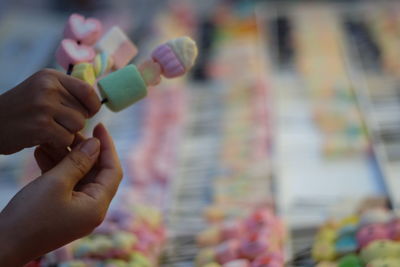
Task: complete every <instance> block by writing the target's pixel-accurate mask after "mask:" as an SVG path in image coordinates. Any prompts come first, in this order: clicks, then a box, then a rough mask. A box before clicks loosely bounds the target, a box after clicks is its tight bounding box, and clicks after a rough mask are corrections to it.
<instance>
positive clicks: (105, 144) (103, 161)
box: [83, 124, 122, 203]
mask: <svg viewBox="0 0 400 267" xmlns="http://www.w3.org/2000/svg"><path fill="white" fill-rule="evenodd" d="M93 136H94V137H96V138H98V139H99V140H100V144H101V147H100V150H101V152H100V156H99V159H98V162H97V167H98V169H99V171H98V173H97V175H96V176H95V178H94V179H93V182H94V183H97V184H99V185H101V187H100V189H101V190H95V191H93V192H87V193H89V194H90V195H92V196H93V197H94V198H96V199H102V200H104V201H105V203H109V202H110V201H111V200H112V198H113V197H114V195H115V193H116V192H117V189H118V186H119V184H120V182H121V179H122V169H121V165H120V162H119V159H118V155H117V152H116V150H115V146H114V143H113V141H112V138H111V136H110V135H109V134H108V132H107V130H106V129H105V128H104V126H103V125H102V124H99V125H97V126H96V128H95V129H94V131H93ZM83 190H84V191H85V190H86V189H85V188H84V189H83ZM88 190H90V187H88Z"/></svg>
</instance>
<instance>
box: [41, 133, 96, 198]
mask: <svg viewBox="0 0 400 267" xmlns="http://www.w3.org/2000/svg"><path fill="white" fill-rule="evenodd" d="M99 153H100V142H99V140H98V139H97V138H89V139H87V140H85V141H83V142H82V143H81V144H80V145H78V146H77V147H75V148H74V149H73V150H72V151H71V152H70V153H68V154H67V156H66V157H65V158H64V159H62V160H61V161H60V162H59V163H58V164H57V165H56V166H55V167H54V168H52V169H51V170H50V171H48V172H47V173H46V175H49V176H50V177H52V178H53V179H57V180H58V181H60V182H61V183H62V184H63V185H65V186H67V189H68V190H70V191H71V192H72V190H73V189H74V187H75V186H76V184H77V183H78V182H79V181H80V180H81V179H82V178H84V177H85V175H86V174H87V173H88V172H89V171H90V170H91V168H92V167H93V165H94V164H95V162H96V160H97V158H98V156H99Z"/></svg>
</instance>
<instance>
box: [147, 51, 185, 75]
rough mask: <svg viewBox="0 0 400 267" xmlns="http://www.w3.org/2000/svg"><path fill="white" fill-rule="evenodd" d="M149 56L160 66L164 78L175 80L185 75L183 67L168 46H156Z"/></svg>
mask: <svg viewBox="0 0 400 267" xmlns="http://www.w3.org/2000/svg"><path fill="white" fill-rule="evenodd" d="M151 56H152V58H153V60H154V61H156V62H158V63H159V64H160V66H161V69H162V73H163V75H164V76H165V77H167V78H175V77H179V76H182V75H183V74H185V67H184V65H183V64H182V62H180V60H179V58H178V57H177V55H176V54H175V52H174V50H173V49H172V48H171V47H170V46H169V45H167V44H162V45H160V46H158V47H157V48H156V49H155V50H154V51H153V53H152V55H151Z"/></svg>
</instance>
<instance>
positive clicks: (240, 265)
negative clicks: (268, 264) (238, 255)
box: [222, 259, 250, 267]
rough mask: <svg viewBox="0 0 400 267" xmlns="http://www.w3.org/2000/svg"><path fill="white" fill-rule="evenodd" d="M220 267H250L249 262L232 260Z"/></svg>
mask: <svg viewBox="0 0 400 267" xmlns="http://www.w3.org/2000/svg"><path fill="white" fill-rule="evenodd" d="M222 267H250V262H249V261H248V260H244V259H241V260H234V261H230V262H228V263H225V264H224V265H222Z"/></svg>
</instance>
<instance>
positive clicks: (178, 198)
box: [0, 0, 400, 267]
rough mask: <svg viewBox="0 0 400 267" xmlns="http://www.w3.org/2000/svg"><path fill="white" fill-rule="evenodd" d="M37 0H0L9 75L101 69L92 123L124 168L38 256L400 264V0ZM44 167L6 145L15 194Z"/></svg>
mask: <svg viewBox="0 0 400 267" xmlns="http://www.w3.org/2000/svg"><path fill="white" fill-rule="evenodd" d="M25 2H26V1H22V0H19V1H17V2H16V3H14V4H12V3H9V4H4V10H7V11H9V12H1V13H0V65H1V66H2V67H3V69H4V72H3V74H1V75H0V85H1V86H0V87H1V93H3V92H4V91H6V90H8V89H10V88H12V87H14V86H16V85H17V84H18V83H20V82H21V81H22V80H24V79H25V78H26V77H28V76H29V75H30V74H32V73H34V72H35V71H37V70H39V69H41V68H44V67H47V68H52V69H56V70H58V71H60V72H63V73H65V74H67V75H70V76H72V77H74V78H76V79H79V80H81V81H84V82H86V83H87V84H89V85H90V86H92V87H93V88H94V89H95V90H96V93H97V95H98V97H99V99H100V101H101V108H100V110H99V112H98V113H97V114H96V115H95V116H94V117H93V118H91V119H90V120H87V122H86V125H85V128H84V130H83V133H86V134H90V133H91V131H92V129H93V127H94V126H95V125H96V124H97V123H99V122H101V123H103V124H104V125H105V126H106V127H107V128H108V129H109V131H110V133H111V136H112V138H113V140H114V143H115V146H116V149H117V152H118V156H119V158H120V161H121V164H122V169H123V172H124V175H123V178H122V182H121V185H120V187H119V189H118V192H117V194H116V196H115V197H114V199H113V200H112V202H111V205H110V207H109V210H108V212H107V214H106V216H105V218H104V221H103V222H102V223H101V224H100V225H99V226H98V227H97V228H96V229H95V230H94V231H93V232H92V233H90V234H89V235H87V236H85V237H83V238H81V239H78V240H75V241H73V242H72V243H70V244H66V245H65V246H62V247H60V248H58V249H56V250H54V251H52V252H50V253H48V254H46V255H43V256H42V257H40V258H38V259H36V260H35V261H32V262H31V263H29V264H28V265H27V266H30V267H33V266H35V267H38V266H40V267H52V266H58V267H92V266H93V267H97V266H98V267H100V266H101V267H125V266H132V267H157V266H160V267H191V266H196V267H283V266H304V267H308V266H319V267H323V266H331V267H333V266H338V267H347V266H348V267H350V266H352V267H363V266H368V267H372V266H373V267H381V266H390V267H392V266H393V267H394V266H400V243H399V240H400V234H399V229H400V228H399V226H398V225H399V222H400V221H399V220H400V217H399V214H398V209H399V207H400V184H399V177H398V176H399V173H400V141H399V140H400V139H399V137H400V119H399V114H400V101H399V99H400V98H399V88H400V87H399V83H398V82H399V79H398V78H399V75H400V68H399V63H398V61H397V60H396V58H397V57H398V55H399V51H400V39H399V36H400V35H399V33H400V27H399V25H400V24H399V22H400V20H399V18H400V5H399V4H398V3H396V2H395V1H388V2H386V1H385V3H384V4H379V3H376V2H369V1H349V2H340V3H338V2H336V1H278V2H277V1H246V0H243V1H240V0H237V1H233V0H229V1H228V0H225V1H223V0H221V1H216V0H215V1H211V0H209V1H179V0H170V1H156V0H151V1H148V2H146V1H140V0H135V1H132V2H129V1H90V0H87V1H70V2H69V1H60V2H59V3H58V4H56V5H55V4H49V3H47V2H46V1H38V2H37V3H25ZM21 3H25V4H26V7H25V8H23V7H22V5H21ZM1 5H2V4H0V6H1ZM28 9H29V10H30V12H29V10H28ZM43 14H44V15H43ZM24 17H26V18H29V20H30V21H31V23H28V24H24V23H21V21H22V18H24ZM43 32H46V34H43ZM38 36H39V37H40V38H37V37H38ZM39 175H40V170H39V168H38V166H37V164H36V162H35V159H34V156H33V150H32V149H25V150H23V151H21V152H19V153H17V154H14V155H10V156H5V155H4V156H3V155H1V156H0V204H1V206H2V207H3V206H5V205H6V204H7V202H8V201H9V200H10V199H11V198H12V196H13V195H14V194H15V193H16V192H17V191H18V190H19V189H20V188H21V187H23V186H24V185H26V184H27V183H29V182H31V181H32V180H34V179H35V177H37V176H39Z"/></svg>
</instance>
